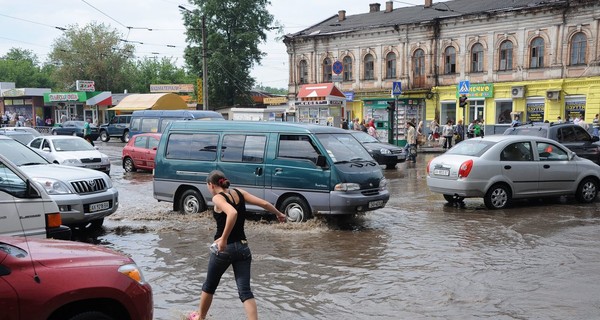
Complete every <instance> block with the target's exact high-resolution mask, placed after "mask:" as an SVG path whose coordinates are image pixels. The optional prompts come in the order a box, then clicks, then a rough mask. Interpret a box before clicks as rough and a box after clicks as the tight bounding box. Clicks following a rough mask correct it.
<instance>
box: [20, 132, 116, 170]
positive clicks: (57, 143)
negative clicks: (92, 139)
mask: <svg viewBox="0 0 600 320" xmlns="http://www.w3.org/2000/svg"><path fill="white" fill-rule="evenodd" d="M27 146H28V147H29V148H31V149H32V150H33V151H35V152H36V153H38V154H39V155H41V156H42V157H44V158H45V159H46V160H48V161H49V162H52V163H58V164H62V165H66V166H74V167H81V168H88V169H94V170H99V171H102V172H104V173H106V174H107V175H109V174H110V160H109V158H108V156H107V155H105V154H104V153H102V152H100V151H98V149H97V148H95V147H93V146H92V145H91V144H90V143H89V142H87V141H86V140H84V139H83V138H80V137H74V136H42V137H37V138H35V139H33V140H31V142H29V144H28V145H27Z"/></svg>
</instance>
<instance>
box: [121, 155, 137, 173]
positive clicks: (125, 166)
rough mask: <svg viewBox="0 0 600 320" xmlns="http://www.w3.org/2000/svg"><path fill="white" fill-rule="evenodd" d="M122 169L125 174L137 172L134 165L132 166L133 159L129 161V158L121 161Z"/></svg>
mask: <svg viewBox="0 0 600 320" xmlns="http://www.w3.org/2000/svg"><path fill="white" fill-rule="evenodd" d="M123 169H125V172H136V171H137V168H136V167H135V164H133V159H131V158H130V157H127V158H125V159H123Z"/></svg>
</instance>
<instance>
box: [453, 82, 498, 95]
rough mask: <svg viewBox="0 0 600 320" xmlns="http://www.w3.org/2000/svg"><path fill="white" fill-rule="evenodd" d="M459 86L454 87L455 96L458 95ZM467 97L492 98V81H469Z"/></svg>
mask: <svg viewBox="0 0 600 320" xmlns="http://www.w3.org/2000/svg"><path fill="white" fill-rule="evenodd" d="M458 92H459V88H458V87H457V89H456V98H457V99H458V97H460V94H459V93H458ZM467 97H469V98H493V97H494V84H493V83H471V84H470V85H469V93H468V94H467Z"/></svg>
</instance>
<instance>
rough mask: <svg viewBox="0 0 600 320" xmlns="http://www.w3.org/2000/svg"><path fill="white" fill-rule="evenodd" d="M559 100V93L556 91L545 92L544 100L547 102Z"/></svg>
mask: <svg viewBox="0 0 600 320" xmlns="http://www.w3.org/2000/svg"><path fill="white" fill-rule="evenodd" d="M559 98H560V91H558V90H549V91H546V99H548V100H558V99H559Z"/></svg>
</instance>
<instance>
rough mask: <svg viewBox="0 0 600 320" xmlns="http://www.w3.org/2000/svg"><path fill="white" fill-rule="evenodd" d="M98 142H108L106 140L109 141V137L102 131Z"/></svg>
mask: <svg viewBox="0 0 600 320" xmlns="http://www.w3.org/2000/svg"><path fill="white" fill-rule="evenodd" d="M100 140H102V142H108V140H110V136H109V135H108V132H106V131H105V130H102V132H100Z"/></svg>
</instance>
